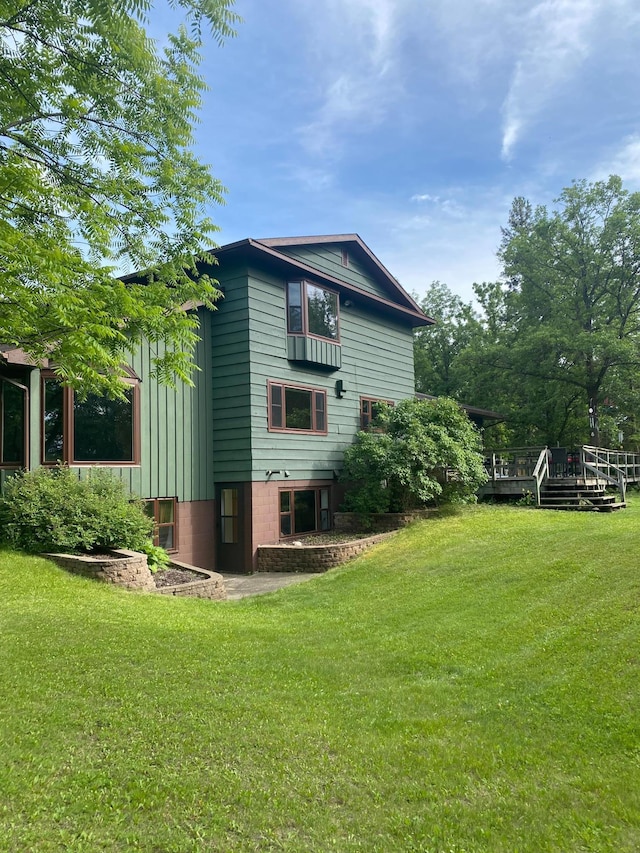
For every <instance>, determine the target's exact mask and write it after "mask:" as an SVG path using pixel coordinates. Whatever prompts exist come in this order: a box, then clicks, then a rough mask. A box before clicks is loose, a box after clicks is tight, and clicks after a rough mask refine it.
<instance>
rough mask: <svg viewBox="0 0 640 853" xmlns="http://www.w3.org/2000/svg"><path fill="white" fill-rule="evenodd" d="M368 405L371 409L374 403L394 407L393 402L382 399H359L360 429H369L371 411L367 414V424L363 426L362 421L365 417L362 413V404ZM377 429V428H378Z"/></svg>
mask: <svg viewBox="0 0 640 853" xmlns="http://www.w3.org/2000/svg"><path fill="white" fill-rule="evenodd" d="M365 403H369V405H370V406H371V407H373V406H374V405H375V404H376V403H387V405H389V406H393V405H395V403H394V402H393V400H385V399H383V398H382V397H360V429H361V430H368V429H370V428H371V421H372V420H373V417H374V416H373V410H371V411H370V412H369V415H368V417H369V422H368V423H366V424H365V422H364V419H365V417H366V415H365V412H364V404H365ZM378 429H379V428H378Z"/></svg>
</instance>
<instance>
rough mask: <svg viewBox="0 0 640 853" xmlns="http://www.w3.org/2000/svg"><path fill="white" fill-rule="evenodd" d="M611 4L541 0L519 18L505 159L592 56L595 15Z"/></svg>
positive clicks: (505, 108) (505, 118)
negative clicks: (519, 38) (519, 39)
mask: <svg viewBox="0 0 640 853" xmlns="http://www.w3.org/2000/svg"><path fill="white" fill-rule="evenodd" d="M614 5H615V0H614ZM610 6H611V3H607V2H606V0H542V2H538V3H536V5H535V6H534V7H533V8H532V9H530V11H528V12H527V13H526V14H525V15H524V16H523V17H522V18H521V19H520V26H521V27H522V32H523V34H524V43H523V45H522V48H521V49H520V51H519V55H518V58H517V61H516V63H515V68H514V71H513V74H512V77H511V81H510V84H509V91H508V93H507V96H506V98H505V101H504V104H503V108H502V111H503V126H502V157H503V159H505V160H510V159H511V157H512V156H513V153H514V149H515V147H516V145H517V143H518V142H519V141H520V140H521V138H522V135H523V133H524V132H525V131H526V129H527V127H528V126H529V125H531V124H532V123H533V122H534V121H535V120H536V118H537V117H538V116H539V114H540V113H541V112H542V111H543V110H544V108H545V106H546V104H547V103H548V101H549V100H550V99H551V98H553V97H554V96H555V95H556V94H557V92H558V91H559V90H561V89H562V88H563V87H564V86H565V85H566V84H567V82H568V81H569V80H571V79H572V78H573V77H574V75H575V74H576V73H577V71H578V70H579V68H580V66H581V65H582V64H583V63H584V61H585V60H586V59H587V58H588V57H589V56H590V54H591V52H592V50H593V46H594V45H593V40H594V33H595V32H596V30H595V27H594V24H595V22H596V18H597V17H598V15H599V14H600V13H603V12H604V11H605V9H608V8H610Z"/></svg>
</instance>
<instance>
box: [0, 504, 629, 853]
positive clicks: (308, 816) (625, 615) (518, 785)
mask: <svg viewBox="0 0 640 853" xmlns="http://www.w3.org/2000/svg"><path fill="white" fill-rule="evenodd" d="M639 552H640V504H639V503H637V502H636V503H634V504H633V505H632V506H631V508H630V509H628V510H627V511H625V512H621V513H616V514H611V515H606V514H602V515H599V514H591V513H588V514H578V513H575V514H571V513H551V512H536V511H532V510H527V509H516V508H494V507H479V508H476V509H472V510H468V511H465V512H462V513H461V514H458V515H451V516H449V517H446V518H441V519H437V520H430V521H428V522H425V523H422V524H419V525H416V526H414V527H413V528H411V529H408V530H406V531H403V532H402V533H401V534H399V535H398V536H397V537H395V538H393V539H392V540H389V541H388V542H387V543H384V544H383V545H381V546H379V547H378V548H376V549H374V551H372V552H370V553H368V554H366V555H365V556H363V557H362V558H360V559H359V560H357V561H355V562H353V563H351V564H348V565H347V566H345V567H343V568H342V569H339V570H335V571H333V572H330V573H329V574H327V575H324V576H321V577H318V578H317V579H314V580H312V581H310V582H308V583H305V584H302V585H300V586H294V587H290V588H288V589H286V590H281V591H280V592H278V593H275V594H272V595H269V596H264V597H259V598H254V599H245V600H243V601H240V602H228V603H223V604H220V603H218V604H215V603H210V602H204V601H189V600H180V599H173V598H164V597H160V596H158V597H154V596H150V595H140V594H130V593H126V592H123V591H119V590H115V589H112V588H108V587H105V586H100V585H97V584H95V583H92V582H90V581H86V580H84V579H81V578H77V577H73V576H70V575H66V574H65V573H63V572H62V571H60V570H59V569H57V568H55V567H54V566H53V565H51V564H49V563H47V562H46V561H44V560H40V559H35V558H25V557H22V556H17V555H15V554H11V553H6V552H5V553H4V554H0V639H1V643H2V646H1V655H0V684H1V685H2V689H1V692H0V736H1V739H2V743H1V751H0V761H1V769H0V850H2V851H28V850H34V851H62V850H64V851H91V853H94V851H125V850H126V851H129V850H143V851H157V853H160V851H162V853H169V851H176V853H187V851H218V850H220V851H331V850H335V851H340V853H348V851H361V850H366V851H385V853H386V851H396V850H397V851H423V853H426V851H430V852H431V851H433V853H435V851H438V852H439V853H477V852H479V851H491V853H500V851H504V853H519V851H522V853H524V851H531V853H534V851H535V853H544V851H562V853H570V851H598V853H604V851H616V853H621V851H637V850H639V849H640V748H639V744H640V722H639V718H638V709H639V707H640V702H639V694H640V689H639V682H638V668H639V661H640V644H639V636H640V628H639V621H638V612H639V606H640V577H639V573H638V554H639Z"/></svg>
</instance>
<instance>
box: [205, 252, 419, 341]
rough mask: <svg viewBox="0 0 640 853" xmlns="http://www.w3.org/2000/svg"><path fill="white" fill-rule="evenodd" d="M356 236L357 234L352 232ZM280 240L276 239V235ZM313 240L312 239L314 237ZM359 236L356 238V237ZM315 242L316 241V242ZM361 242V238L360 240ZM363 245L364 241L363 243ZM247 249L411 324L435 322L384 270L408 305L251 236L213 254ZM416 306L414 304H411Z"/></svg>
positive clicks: (218, 254)
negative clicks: (380, 294) (404, 319)
mask: <svg viewBox="0 0 640 853" xmlns="http://www.w3.org/2000/svg"><path fill="white" fill-rule="evenodd" d="M354 236H356V237H357V235H354ZM277 239H278V240H279V238H277ZM300 239H312V238H300ZM313 239H315V238H313ZM359 239H360V238H358V240H359ZM316 242H317V241H316ZM325 242H335V238H325ZM360 242H361V241H360ZM283 245H291V244H290V243H287V242H283ZM362 245H363V246H364V244H362ZM243 248H244V249H250V250H253V251H257V252H259V253H260V254H262V255H267V256H269V257H271V258H273V259H274V260H278V261H279V262H280V263H284V264H287V265H288V266H290V267H293V268H294V269H296V270H299V271H300V272H303V273H305V274H306V275H308V276H311V277H312V278H314V279H316V280H318V279H321V280H322V281H324V282H326V283H328V284H331V285H333V286H334V287H336V288H338V289H339V290H341V291H343V292H347V293H350V294H352V295H354V296H357V297H359V298H362V299H363V300H364V301H366V302H369V303H370V304H373V305H376V306H378V307H380V308H384V309H386V310H390V311H392V312H394V313H399V314H401V315H402V316H404V317H407V318H409V317H410V318H411V319H412V321H413V322H412V325H413V326H431V325H433V324H434V323H435V320H432V319H431V318H430V317H427V315H426V314H424V312H423V311H422V310H421V309H420V306H419V305H418V304H417V303H416V302H414V300H413V299H412V298H411V297H410V296H409V295H408V294H407V293H406V292H405V291H404V290H403V289H402V288H401V287H400V285H399V284H398V283H397V282H396V281H395V279H393V277H392V276H390V274H389V273H386V275H387V276H388V278H389V279H390V280H391V283H392V284H394V286H395V287H396V288H397V289H398V290H399V291H401V293H399V294H398V295H401V296H403V297H404V299H405V300H406V301H407V302H409V303H410V304H409V305H407V306H405V305H399V304H398V303H397V302H393V301H391V300H390V299H384V298H383V297H381V296H376V295H375V294H374V293H370V292H369V291H368V290H363V289H362V288H360V287H356V285H354V284H351V283H350V282H346V281H343V279H340V278H336V277H335V276H332V275H330V274H329V273H325V272H322V270H319V269H317V268H316V267H313V266H311V265H309V264H305V263H304V262H302V261H299V260H297V259H296V258H292V257H291V256H290V255H286V254H284V253H283V252H279V251H278V250H277V249H275V248H272V247H271V246H268V245H267V244H266V242H265V241H264V240H254V239H253V238H251V237H248V238H246V239H244V240H238V241H237V242H235V243H228V244H227V245H226V246H221V247H220V248H219V249H216V250H215V252H214V254H215V255H216V256H220V255H223V254H225V253H226V252H232V251H235V250H239V249H243ZM377 265H378V266H379V267H381V268H382V269H384V268H383V267H382V265H381V264H380V263H379V262H378V263H377ZM414 306H415V307H414Z"/></svg>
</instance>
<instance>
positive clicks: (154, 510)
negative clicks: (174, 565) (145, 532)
mask: <svg viewBox="0 0 640 853" xmlns="http://www.w3.org/2000/svg"><path fill="white" fill-rule="evenodd" d="M144 508H145V512H146V513H147V515H148V516H149V518H152V519H153V520H154V523H155V526H154V529H153V544H154V545H160V547H161V548H164V549H165V551H177V550H178V501H177V500H176V498H150V499H149V500H147V501H145V507H144Z"/></svg>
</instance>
